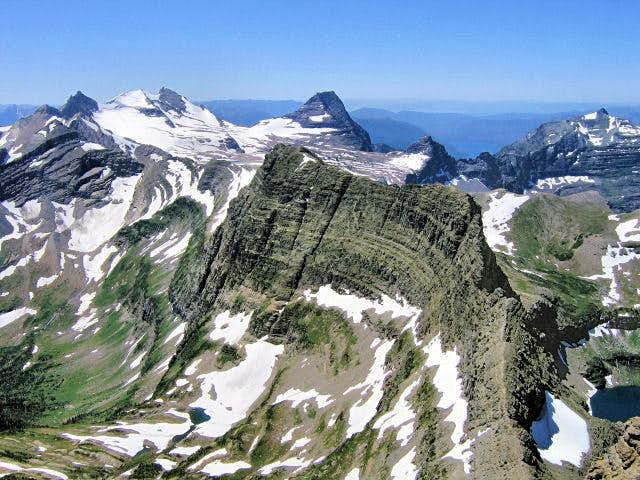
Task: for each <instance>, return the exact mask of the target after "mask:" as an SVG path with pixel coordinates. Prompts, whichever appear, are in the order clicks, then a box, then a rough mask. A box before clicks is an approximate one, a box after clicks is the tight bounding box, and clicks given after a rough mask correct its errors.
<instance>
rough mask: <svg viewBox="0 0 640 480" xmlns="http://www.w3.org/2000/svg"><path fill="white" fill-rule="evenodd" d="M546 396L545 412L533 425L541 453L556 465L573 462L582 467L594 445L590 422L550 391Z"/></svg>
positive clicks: (533, 432)
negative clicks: (590, 434)
mask: <svg viewBox="0 0 640 480" xmlns="http://www.w3.org/2000/svg"><path fill="white" fill-rule="evenodd" d="M545 397H546V401H545V404H544V407H543V410H542V415H541V417H540V418H539V419H538V420H536V421H535V422H533V424H532V425H531V435H532V436H533V438H534V440H535V442H536V445H537V446H538V451H539V452H540V456H541V457H542V458H543V459H545V460H546V461H548V462H550V463H554V464H556V465H561V464H562V462H569V463H571V464H573V465H575V466H576V467H579V466H580V464H581V462H582V456H583V455H585V454H587V453H588V452H589V450H590V448H591V440H590V438H589V429H588V427H587V422H586V421H585V420H584V419H583V418H582V417H581V416H580V415H578V414H577V413H575V412H574V411H573V410H571V409H570V408H569V407H568V406H567V405H566V404H565V403H564V402H563V401H562V400H560V399H557V398H555V397H554V396H553V394H551V393H550V392H545Z"/></svg>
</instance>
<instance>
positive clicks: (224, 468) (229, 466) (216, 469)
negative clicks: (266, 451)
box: [200, 460, 251, 477]
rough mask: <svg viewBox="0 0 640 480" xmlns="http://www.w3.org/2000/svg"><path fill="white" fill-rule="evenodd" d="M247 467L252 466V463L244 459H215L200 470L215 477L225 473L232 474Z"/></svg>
mask: <svg viewBox="0 0 640 480" xmlns="http://www.w3.org/2000/svg"><path fill="white" fill-rule="evenodd" d="M246 468H251V464H250V463H247V462H243V461H238V462H231V463H225V462H222V461H220V460H215V461H214V462H211V463H209V464H208V465H205V466H204V467H203V468H201V469H200V471H201V472H202V473H206V474H207V475H211V476H213V477H220V476H223V475H230V474H232V473H235V472H237V471H238V470H242V469H246Z"/></svg>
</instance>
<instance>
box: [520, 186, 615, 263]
mask: <svg viewBox="0 0 640 480" xmlns="http://www.w3.org/2000/svg"><path fill="white" fill-rule="evenodd" d="M607 217H608V211H607V209H606V208H605V207H603V206H601V205H598V204H594V203H576V202H572V201H570V200H567V199H564V198H561V197H558V196H555V195H537V196H536V197H535V198H532V199H531V200H529V201H528V202H527V203H525V204H524V205H523V206H522V207H520V208H519V209H518V210H517V211H516V213H515V215H514V216H513V219H512V220H511V236H512V238H513V239H514V242H515V244H516V247H517V251H518V255H519V256H520V257H522V258H526V259H529V260H533V259H536V257H541V259H542V261H544V259H550V258H555V259H558V260H569V259H571V258H572V257H573V252H574V251H575V250H576V249H577V248H579V247H580V245H582V243H583V241H584V239H585V238H586V237H588V236H590V235H594V234H597V233H602V232H603V231H604V230H605V228H606V225H607V221H608V219H607Z"/></svg>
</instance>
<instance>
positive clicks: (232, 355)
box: [217, 343, 241, 368]
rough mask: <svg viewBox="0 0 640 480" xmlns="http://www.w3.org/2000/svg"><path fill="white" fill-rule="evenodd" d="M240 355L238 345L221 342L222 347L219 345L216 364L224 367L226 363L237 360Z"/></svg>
mask: <svg viewBox="0 0 640 480" xmlns="http://www.w3.org/2000/svg"><path fill="white" fill-rule="evenodd" d="M240 358H241V356H240V351H239V350H238V347H236V346H235V345H229V344H226V343H225V344H223V345H222V347H220V350H219V353H218V358H217V364H218V367H221V368H222V367H224V366H225V365H226V364H227V363H236V362H237V361H238V360H240Z"/></svg>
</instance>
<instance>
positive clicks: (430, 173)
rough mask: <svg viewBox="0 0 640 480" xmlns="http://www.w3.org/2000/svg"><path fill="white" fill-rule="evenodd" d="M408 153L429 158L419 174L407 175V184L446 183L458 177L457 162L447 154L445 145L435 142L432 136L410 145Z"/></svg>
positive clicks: (426, 136)
mask: <svg viewBox="0 0 640 480" xmlns="http://www.w3.org/2000/svg"><path fill="white" fill-rule="evenodd" d="M406 152H407V153H417V154H424V155H425V156H426V157H427V160H426V161H425V163H424V165H423V167H422V168H421V169H420V170H419V171H418V172H416V173H412V174H409V175H407V179H406V183H417V184H425V183H437V182H440V183H444V182H447V181H449V180H451V179H452V178H454V177H455V176H456V175H457V173H456V160H455V159H454V158H453V157H452V156H451V155H449V154H448V153H447V150H446V149H445V148H444V145H441V144H439V143H438V142H436V141H435V140H433V138H431V135H425V136H424V137H422V138H420V139H419V140H418V141H417V142H416V143H414V144H413V145H410V146H409V147H408V148H407V150H406Z"/></svg>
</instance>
